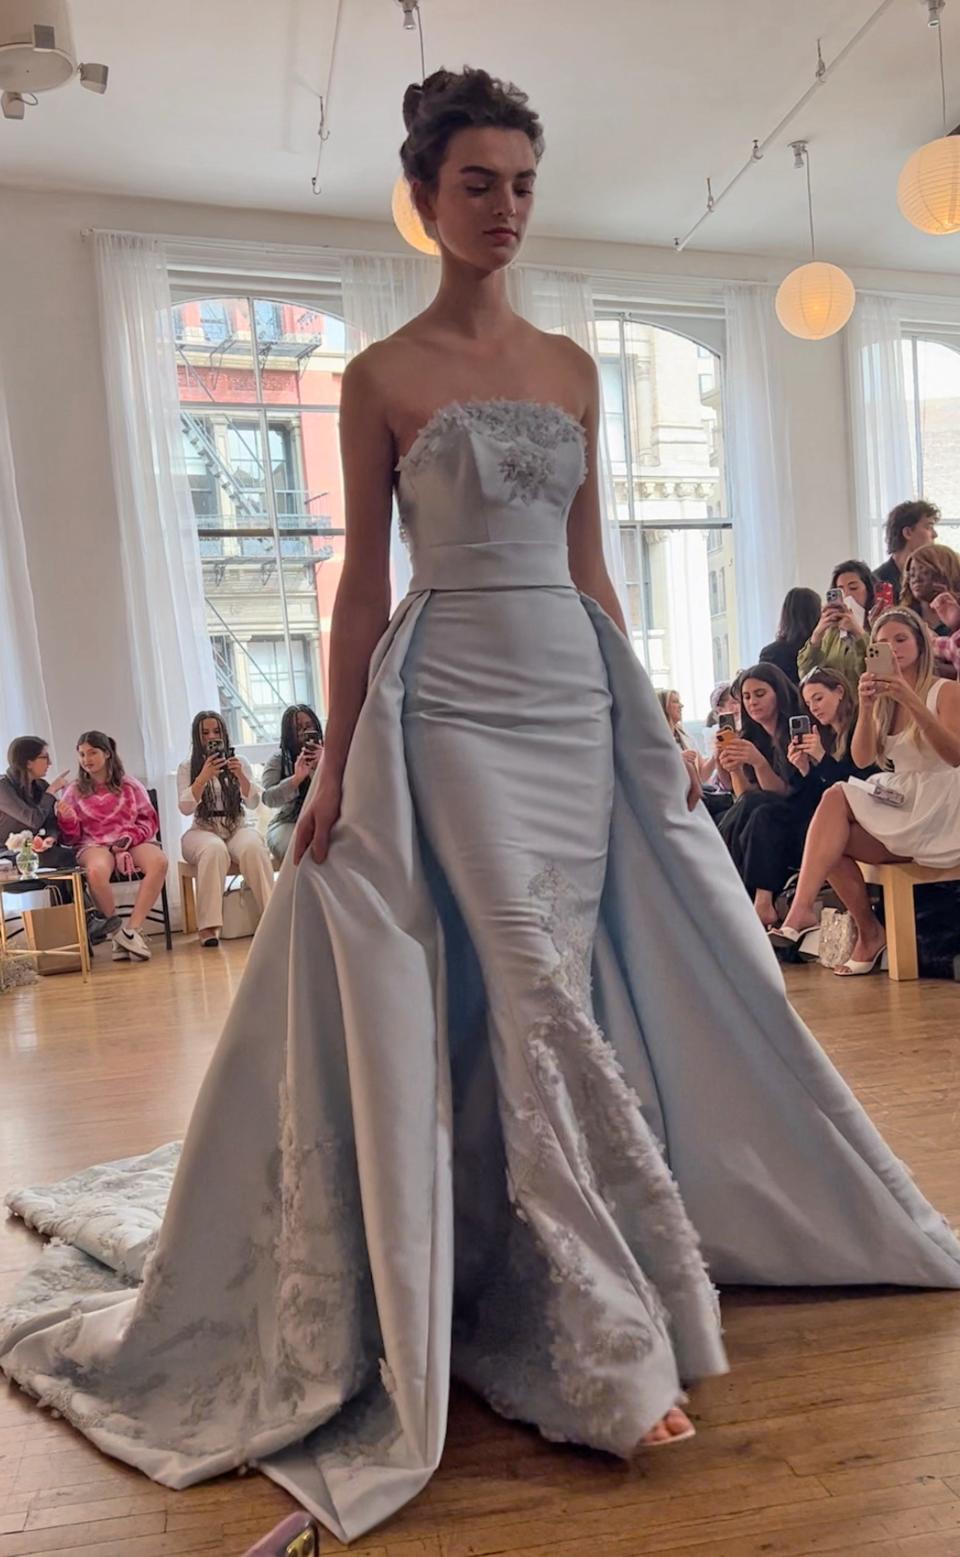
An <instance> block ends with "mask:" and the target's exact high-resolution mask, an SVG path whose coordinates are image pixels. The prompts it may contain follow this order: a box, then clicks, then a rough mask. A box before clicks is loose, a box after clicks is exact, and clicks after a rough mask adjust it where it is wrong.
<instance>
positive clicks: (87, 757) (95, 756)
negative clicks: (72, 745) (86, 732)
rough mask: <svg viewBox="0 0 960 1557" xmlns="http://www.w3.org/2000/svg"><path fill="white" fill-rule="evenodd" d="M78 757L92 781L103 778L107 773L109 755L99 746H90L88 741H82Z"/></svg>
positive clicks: (78, 749)
mask: <svg viewBox="0 0 960 1557" xmlns="http://www.w3.org/2000/svg"><path fill="white" fill-rule="evenodd" d="M77 756H78V757H79V759H80V766H81V768H82V769H83V771H84V773H89V775H90V777H91V778H92V779H97V778H102V777H103V775H104V774H105V773H106V770H107V754H106V752H105V751H101V750H100V747H99V746H88V745H87V743H86V741H82V742H81V744H80V745H79V746H78V747H77Z"/></svg>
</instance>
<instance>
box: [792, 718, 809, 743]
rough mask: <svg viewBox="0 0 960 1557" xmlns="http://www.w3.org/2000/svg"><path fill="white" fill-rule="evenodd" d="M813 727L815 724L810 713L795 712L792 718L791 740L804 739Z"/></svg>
mask: <svg viewBox="0 0 960 1557" xmlns="http://www.w3.org/2000/svg"><path fill="white" fill-rule="evenodd" d="M812 729H813V725H812V723H811V721H810V715H809V714H794V716H793V718H792V719H791V720H790V739H791V741H799V740H802V739H803V737H804V736H805V735H809V734H810V732H811V731H812Z"/></svg>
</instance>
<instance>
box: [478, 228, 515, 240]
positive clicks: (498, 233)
mask: <svg viewBox="0 0 960 1557" xmlns="http://www.w3.org/2000/svg"><path fill="white" fill-rule="evenodd" d="M484 236H485V237H487V238H514V239H516V237H517V234H516V233H515V232H514V230H513V228H512V227H488V228H487V231H486V233H485V235H484Z"/></svg>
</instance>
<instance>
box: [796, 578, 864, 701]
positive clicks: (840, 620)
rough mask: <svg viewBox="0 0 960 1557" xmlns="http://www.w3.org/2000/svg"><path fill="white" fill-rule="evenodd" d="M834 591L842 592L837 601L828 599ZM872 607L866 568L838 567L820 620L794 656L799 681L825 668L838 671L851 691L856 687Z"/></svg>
mask: <svg viewBox="0 0 960 1557" xmlns="http://www.w3.org/2000/svg"><path fill="white" fill-rule="evenodd" d="M837 590H839V591H841V592H842V594H841V597H840V599H836V598H834V599H831V595H832V594H835V591H837ZM876 606H877V590H876V581H875V579H874V577H873V574H872V573H871V572H870V569H869V568H868V567H867V564H866V563H865V562H856V561H853V562H841V563H839V564H838V565H837V567H835V568H834V570H833V577H832V579H831V581H830V589H829V590H828V591H827V603H826V605H825V606H824V608H823V613H822V615H821V617H820V620H819V622H818V623H817V625H816V627H815V628H814V630H813V633H812V634H811V636H810V638H809V639H808V640H807V642H806V643H805V644H804V645H803V648H802V649H801V650H800V652H799V653H798V655H797V669H798V670H799V672H800V675H801V678H802V677H803V676H806V675H808V674H809V672H810V671H811V670H821V669H824V668H826V669H829V670H836V671H839V672H840V674H841V676H844V677H845V678H846V680H847V681H848V682H849V683H850V685H851V686H852V687H855V686H858V685H859V682H860V677H861V676H862V675H863V673H864V671H865V670H866V668H867V644H868V643H869V641H870V620H871V617H872V616H873V613H874V611H875V609H876Z"/></svg>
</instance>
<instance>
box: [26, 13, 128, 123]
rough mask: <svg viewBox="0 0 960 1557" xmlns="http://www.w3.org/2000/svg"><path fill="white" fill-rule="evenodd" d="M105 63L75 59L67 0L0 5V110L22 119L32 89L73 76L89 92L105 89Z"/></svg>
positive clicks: (34, 91)
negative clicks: (84, 62)
mask: <svg viewBox="0 0 960 1557" xmlns="http://www.w3.org/2000/svg"><path fill="white" fill-rule="evenodd" d="M108 74H109V72H108V70H107V67H106V65H99V64H93V63H88V64H80V62H79V61H78V59H77V50H76V47H75V45H74V41H73V28H72V26H71V22H70V10H69V5H68V0H14V3H12V4H8V3H4V4H2V5H0V92H2V94H3V105H2V108H3V115H4V117H5V118H7V119H22V118H23V117H24V109H25V107H26V106H27V105H28V104H30V105H32V104H34V103H36V100H37V98H36V94H37V93H40V92H53V91H55V90H56V89H57V88H58V87H62V86H66V84H67V82H68V81H71V80H72V79H73V78H74V76H79V78H80V84H81V86H84V87H86V88H87V90H88V91H89V92H98V93H103V92H105V91H106V90H107V77H108Z"/></svg>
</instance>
